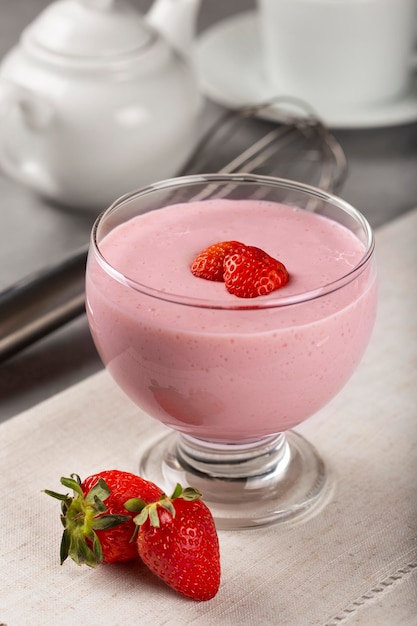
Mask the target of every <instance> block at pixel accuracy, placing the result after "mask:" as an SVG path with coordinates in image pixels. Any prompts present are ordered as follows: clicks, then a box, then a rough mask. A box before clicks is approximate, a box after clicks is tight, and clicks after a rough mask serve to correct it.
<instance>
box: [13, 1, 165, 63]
mask: <svg viewBox="0 0 417 626" xmlns="http://www.w3.org/2000/svg"><path fill="white" fill-rule="evenodd" d="M24 37H25V39H26V40H27V41H29V42H30V44H32V45H34V46H36V47H37V48H41V49H43V50H44V51H48V52H53V53H56V54H60V55H64V56H69V57H86V56H87V57H92V56H94V57H97V56H100V57H101V58H103V59H104V58H108V57H109V56H113V55H120V54H125V53H129V52H133V51H136V52H137V51H138V50H141V49H145V48H147V47H148V46H149V45H150V44H151V43H152V42H153V41H154V38H155V34H154V31H153V30H152V28H151V27H150V26H148V25H147V23H146V20H144V19H143V17H142V16H141V15H140V13H139V12H138V11H137V10H136V9H135V8H133V7H132V6H131V5H130V4H128V3H127V2H126V1H125V0H58V1H56V2H53V3H52V4H51V5H49V6H48V7H47V8H46V9H44V11H42V13H40V14H39V15H38V17H37V18H36V19H35V20H34V21H33V22H32V24H30V25H29V26H28V27H27V28H26V30H25V32H24Z"/></svg>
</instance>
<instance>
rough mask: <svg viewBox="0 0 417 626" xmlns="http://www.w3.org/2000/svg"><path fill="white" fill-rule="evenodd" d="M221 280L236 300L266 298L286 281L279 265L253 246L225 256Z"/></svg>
mask: <svg viewBox="0 0 417 626" xmlns="http://www.w3.org/2000/svg"><path fill="white" fill-rule="evenodd" d="M223 265H224V273H223V278H224V282H225V285H226V289H227V290H228V291H229V292H230V293H232V294H234V295H235V296H237V297H238V298H256V297H257V296H265V295H266V294H268V293H271V291H275V289H279V288H280V287H283V286H284V285H285V284H286V283H287V282H288V279H289V275H288V271H287V269H286V268H285V266H284V265H283V264H282V263H281V262H280V261H277V260H276V259H274V258H273V257H271V256H269V254H267V253H266V252H264V251H263V250H261V249H260V248H256V247H255V246H241V247H240V248H238V249H234V250H232V251H231V252H230V253H228V254H226V256H225V258H224V261H223Z"/></svg>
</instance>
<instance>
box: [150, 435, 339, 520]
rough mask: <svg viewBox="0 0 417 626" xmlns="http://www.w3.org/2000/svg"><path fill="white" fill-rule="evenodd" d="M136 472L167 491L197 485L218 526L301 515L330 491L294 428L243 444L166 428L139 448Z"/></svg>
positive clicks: (308, 446)
mask: <svg viewBox="0 0 417 626" xmlns="http://www.w3.org/2000/svg"><path fill="white" fill-rule="evenodd" d="M139 472H140V475H141V476H143V477H144V478H146V479H148V480H151V481H153V482H155V483H156V484H157V485H159V486H160V487H161V488H162V489H164V490H166V491H167V493H171V492H172V491H173V489H174V487H175V485H176V483H181V484H182V485H183V486H192V487H195V488H197V489H199V491H201V493H202V494H203V500H204V502H205V503H206V504H207V506H208V507H209V508H210V510H211V512H212V514H213V517H214V519H215V522H216V526H217V528H218V529H222V530H238V529H244V528H255V527H258V526H265V525H269V524H272V523H277V522H289V521H291V522H294V521H295V520H297V521H301V520H305V519H306V518H307V517H310V516H312V515H314V514H316V513H317V512H318V511H320V510H321V509H322V508H323V506H324V505H325V504H326V502H327V500H328V495H329V492H330V483H329V480H328V476H327V473H326V468H325V465H324V463H323V461H322V459H321V458H320V456H319V455H318V453H317V451H316V449H315V448H314V447H313V446H312V445H311V444H310V443H309V442H308V441H307V440H306V439H304V437H302V436H301V435H299V434H298V433H295V432H294V431H289V432H287V433H280V434H278V435H273V436H271V437H267V438H263V439H261V440H259V441H256V442H253V443H245V444H218V443H212V442H208V441H204V440H201V439H196V438H194V437H189V436H187V435H183V434H179V433H171V434H169V435H166V436H164V437H163V438H162V439H160V440H159V441H157V442H156V443H155V444H153V445H152V446H151V447H150V448H149V449H148V450H147V451H146V452H145V454H144V455H143V457H142V459H141V463H140V468H139Z"/></svg>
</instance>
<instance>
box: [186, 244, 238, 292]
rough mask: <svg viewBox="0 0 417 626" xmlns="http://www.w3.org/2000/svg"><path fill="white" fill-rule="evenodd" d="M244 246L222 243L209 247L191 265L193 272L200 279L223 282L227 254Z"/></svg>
mask: <svg viewBox="0 0 417 626" xmlns="http://www.w3.org/2000/svg"><path fill="white" fill-rule="evenodd" d="M243 245H244V244H242V243H240V242H239V241H222V242H220V243H215V244H213V245H211V246H209V247H208V248H206V249H205V250H203V251H202V252H200V253H199V254H198V255H197V256H196V258H195V259H194V261H193V262H192V263H191V272H192V273H193V274H194V276H197V277H198V278H205V279H206V280H215V281H218V282H223V272H224V268H223V262H224V258H225V256H226V254H228V253H230V252H232V251H233V250H235V249H239V248H240V247H241V246H243Z"/></svg>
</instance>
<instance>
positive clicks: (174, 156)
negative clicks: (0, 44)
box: [0, 0, 202, 211]
mask: <svg viewBox="0 0 417 626" xmlns="http://www.w3.org/2000/svg"><path fill="white" fill-rule="evenodd" d="M199 3H200V0H155V4H154V5H153V7H152V8H151V10H150V11H149V12H148V14H147V15H146V16H145V17H142V16H141V15H140V14H139V13H138V12H137V11H136V10H135V9H134V8H133V7H132V6H130V5H129V4H127V2H126V0H58V1H57V2H54V3H52V4H51V5H49V6H48V7H47V8H46V9H45V10H44V11H43V12H42V13H41V14H40V15H39V16H38V17H37V18H36V19H35V21H34V22H32V24H30V25H29V26H28V27H27V28H26V29H25V30H24V31H23V33H22V35H21V38H20V41H19V43H18V44H17V45H16V46H15V47H14V48H13V49H12V50H11V51H10V52H9V53H8V54H7V55H6V56H5V58H4V59H3V61H2V63H1V65H0V166H1V167H2V169H3V170H4V171H5V172H6V173H7V174H8V175H10V176H11V177H13V178H15V179H16V180H18V181H19V182H21V183H23V184H25V185H28V186H29V187H31V188H32V189H34V190H35V191H36V192H38V193H40V194H41V195H43V196H45V197H47V198H49V199H51V200H53V201H56V202H58V203H60V204H64V205H67V206H73V207H79V208H86V209H92V210H95V211H96V210H102V209H104V208H105V207H106V206H107V205H108V204H109V203H110V202H112V201H113V200H115V199H116V198H117V197H118V196H120V195H122V194H123V193H125V192H127V191H130V190H131V189H134V188H136V187H139V186H142V185H146V184H148V183H151V182H154V181H155V180H158V179H162V178H167V177H170V176H172V175H174V174H175V173H176V172H177V171H178V170H179V169H180V168H181V166H182V165H183V164H184V163H185V161H186V159H187V157H188V156H189V154H190V152H191V150H192V148H193V147H194V145H195V141H196V132H197V128H196V127H197V124H198V119H199V112H200V108H201V101H202V98H201V96H200V93H199V90H198V86H197V81H196V78H195V76H194V72H193V69H192V67H191V65H190V63H189V62H188V60H187V59H186V56H187V52H188V49H189V47H190V46H191V40H192V36H193V31H194V25H195V18H196V15H197V11H198V8H199Z"/></svg>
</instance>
